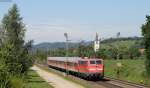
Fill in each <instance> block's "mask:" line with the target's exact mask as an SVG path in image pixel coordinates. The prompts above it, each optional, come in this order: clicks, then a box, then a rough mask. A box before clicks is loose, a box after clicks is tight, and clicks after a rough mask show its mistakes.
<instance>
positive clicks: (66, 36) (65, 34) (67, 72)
mask: <svg viewBox="0 0 150 88" xmlns="http://www.w3.org/2000/svg"><path fill="white" fill-rule="evenodd" d="M64 36H65V38H66V75H68V74H69V71H68V42H69V41H70V40H68V34H67V33H64Z"/></svg>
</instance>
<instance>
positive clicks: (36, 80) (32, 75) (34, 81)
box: [27, 70, 53, 88]
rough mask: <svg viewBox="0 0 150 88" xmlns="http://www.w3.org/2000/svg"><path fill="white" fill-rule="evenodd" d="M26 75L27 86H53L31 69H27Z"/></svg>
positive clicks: (50, 87)
mask: <svg viewBox="0 0 150 88" xmlns="http://www.w3.org/2000/svg"><path fill="white" fill-rule="evenodd" d="M28 77H29V78H28V83H27V86H28V88H53V87H52V86H50V85H49V84H48V83H47V82H45V81H44V80H43V79H42V78H41V77H39V76H38V75H37V74H36V72H34V71H32V70H30V71H29V73H28Z"/></svg>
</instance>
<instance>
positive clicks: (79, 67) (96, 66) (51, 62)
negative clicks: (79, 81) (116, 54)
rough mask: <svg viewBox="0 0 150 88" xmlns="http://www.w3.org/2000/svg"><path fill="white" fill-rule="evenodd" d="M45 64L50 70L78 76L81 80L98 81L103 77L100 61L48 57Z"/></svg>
mask: <svg viewBox="0 0 150 88" xmlns="http://www.w3.org/2000/svg"><path fill="white" fill-rule="evenodd" d="M47 64H48V66H49V67H51V68H55V69H58V70H61V71H68V72H69V73H70V74H73V75H79V76H80V77H83V78H88V79H97V78H98V79H100V78H103V77H104V65H103V60H102V59H90V58H85V59H82V58H80V57H68V59H67V58H66V57H48V58H47Z"/></svg>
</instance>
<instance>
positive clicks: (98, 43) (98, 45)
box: [94, 33, 100, 52]
mask: <svg viewBox="0 0 150 88" xmlns="http://www.w3.org/2000/svg"><path fill="white" fill-rule="evenodd" d="M99 49H100V40H99V37H98V33H96V37H95V41H94V51H95V52H97V51H98V50H99Z"/></svg>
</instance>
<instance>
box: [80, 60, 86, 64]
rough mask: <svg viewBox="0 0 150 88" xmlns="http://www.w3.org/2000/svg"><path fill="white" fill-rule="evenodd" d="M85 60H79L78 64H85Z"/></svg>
mask: <svg viewBox="0 0 150 88" xmlns="http://www.w3.org/2000/svg"><path fill="white" fill-rule="evenodd" d="M86 63H87V61H79V64H86Z"/></svg>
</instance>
